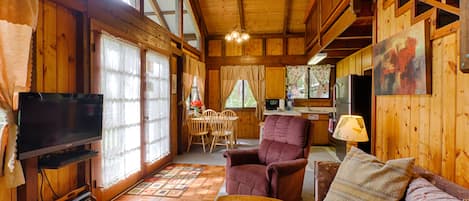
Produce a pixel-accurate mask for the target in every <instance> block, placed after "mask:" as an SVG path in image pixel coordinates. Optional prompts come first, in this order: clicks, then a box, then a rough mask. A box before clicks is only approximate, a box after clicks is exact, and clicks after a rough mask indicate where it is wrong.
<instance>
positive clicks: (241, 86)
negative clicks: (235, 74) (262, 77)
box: [225, 80, 257, 108]
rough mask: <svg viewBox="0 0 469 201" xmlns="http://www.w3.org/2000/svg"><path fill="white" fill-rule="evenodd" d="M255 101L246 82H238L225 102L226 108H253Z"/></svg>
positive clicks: (255, 104)
mask: <svg viewBox="0 0 469 201" xmlns="http://www.w3.org/2000/svg"><path fill="white" fill-rule="evenodd" d="M256 106H257V102H256V99H255V98H254V96H253V95H252V91H251V87H249V84H248V81H247V80H238V81H237V82H236V84H235V87H234V88H233V91H232V92H231V94H230V96H229V97H228V99H227V100H226V104H225V107H226V108H255V107H256Z"/></svg>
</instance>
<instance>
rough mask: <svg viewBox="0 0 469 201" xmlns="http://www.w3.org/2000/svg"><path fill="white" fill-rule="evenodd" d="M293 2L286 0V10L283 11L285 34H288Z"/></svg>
mask: <svg viewBox="0 0 469 201" xmlns="http://www.w3.org/2000/svg"><path fill="white" fill-rule="evenodd" d="M291 4H292V1H289V0H285V10H284V11H283V13H284V15H283V35H286V34H287V31H288V21H289V20H290V15H291Z"/></svg>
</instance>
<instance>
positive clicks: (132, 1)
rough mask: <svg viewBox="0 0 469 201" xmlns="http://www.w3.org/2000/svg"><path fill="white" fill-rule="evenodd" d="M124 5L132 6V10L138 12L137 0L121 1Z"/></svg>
mask: <svg viewBox="0 0 469 201" xmlns="http://www.w3.org/2000/svg"><path fill="white" fill-rule="evenodd" d="M121 1H123V2H124V3H126V4H129V6H132V7H133V8H135V9H137V10H139V6H138V4H139V3H140V1H139V0H121Z"/></svg>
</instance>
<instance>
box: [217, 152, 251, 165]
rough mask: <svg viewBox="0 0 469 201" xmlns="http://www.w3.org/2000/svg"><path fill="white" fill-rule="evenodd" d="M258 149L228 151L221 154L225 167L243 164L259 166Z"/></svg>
mask: <svg viewBox="0 0 469 201" xmlns="http://www.w3.org/2000/svg"><path fill="white" fill-rule="evenodd" d="M258 152H259V149H247V150H228V151H225V152H224V153H223V157H225V158H226V167H233V166H237V165H243V164H259V156H258V154H257V153H258Z"/></svg>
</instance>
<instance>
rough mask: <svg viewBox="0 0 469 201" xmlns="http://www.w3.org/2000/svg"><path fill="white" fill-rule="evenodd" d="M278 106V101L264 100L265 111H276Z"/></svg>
mask: <svg viewBox="0 0 469 201" xmlns="http://www.w3.org/2000/svg"><path fill="white" fill-rule="evenodd" d="M279 106H280V100H279V99H265V109H266V110H277V108H278V107H279Z"/></svg>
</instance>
